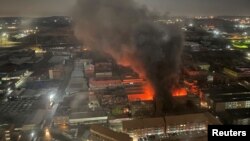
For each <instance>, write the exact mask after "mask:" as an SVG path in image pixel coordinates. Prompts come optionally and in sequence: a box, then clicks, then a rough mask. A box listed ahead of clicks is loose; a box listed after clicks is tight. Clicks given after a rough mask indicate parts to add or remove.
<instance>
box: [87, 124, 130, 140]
mask: <svg viewBox="0 0 250 141" xmlns="http://www.w3.org/2000/svg"><path fill="white" fill-rule="evenodd" d="M90 132H92V133H94V134H97V135H99V136H102V137H104V138H107V139H109V140H112V141H132V138H131V137H129V135H128V134H125V133H120V132H115V131H112V130H110V129H109V128H106V127H103V126H101V125H92V126H91V127H90Z"/></svg>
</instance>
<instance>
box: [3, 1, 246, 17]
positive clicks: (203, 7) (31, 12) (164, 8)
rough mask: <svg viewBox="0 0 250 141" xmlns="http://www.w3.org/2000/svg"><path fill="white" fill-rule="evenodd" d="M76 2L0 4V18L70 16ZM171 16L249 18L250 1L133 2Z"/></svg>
mask: <svg viewBox="0 0 250 141" xmlns="http://www.w3.org/2000/svg"><path fill="white" fill-rule="evenodd" d="M75 1H76V0H0V16H55V15H58V16H59V15H70V14H69V13H70V11H71V10H72V9H73V7H74V4H75ZM136 1H138V2H139V3H140V4H146V5H147V6H148V7H149V8H150V9H151V10H156V11H159V12H161V13H165V12H169V13H170V14H171V15H188V16H195V15H250V8H249V6H250V0H136Z"/></svg>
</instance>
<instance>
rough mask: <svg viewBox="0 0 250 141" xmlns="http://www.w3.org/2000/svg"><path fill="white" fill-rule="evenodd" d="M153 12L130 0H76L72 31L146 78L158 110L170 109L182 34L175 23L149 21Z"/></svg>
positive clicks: (95, 48) (91, 45) (88, 43)
mask: <svg viewBox="0 0 250 141" xmlns="http://www.w3.org/2000/svg"><path fill="white" fill-rule="evenodd" d="M153 17H154V14H153V13H150V12H149V11H148V10H147V9H146V8H145V7H139V6H138V5H137V4H136V3H135V2H134V1H133V0H78V1H77V4H76V6H75V11H74V16H73V18H74V21H75V35H76V37H77V38H78V39H79V40H80V41H82V42H83V44H84V45H85V46H88V47H91V48H92V49H93V50H97V51H100V52H105V53H108V54H110V55H111V56H112V57H113V58H114V59H115V60H116V61H117V63H118V64H121V65H124V66H130V67H131V68H133V69H134V71H136V72H138V73H139V74H140V75H141V76H142V77H145V78H146V79H148V80H149V81H150V82H151V84H152V86H153V87H154V90H155V100H160V101H162V103H163V104H162V106H161V107H160V109H158V110H163V111H167V110H168V109H171V106H172V103H171V102H172V100H171V90H172V87H173V86H174V85H175V84H176V80H177V73H178V68H179V62H180V55H181V52H182V34H181V32H180V31H179V29H178V28H177V27H175V26H168V25H162V24H160V23H156V22H154V21H153Z"/></svg>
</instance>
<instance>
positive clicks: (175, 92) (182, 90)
mask: <svg viewBox="0 0 250 141" xmlns="http://www.w3.org/2000/svg"><path fill="white" fill-rule="evenodd" d="M186 95H187V90H186V89H185V88H175V89H174V90H173V91H172V96H173V97H181V96H186Z"/></svg>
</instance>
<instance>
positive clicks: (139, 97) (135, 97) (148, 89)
mask: <svg viewBox="0 0 250 141" xmlns="http://www.w3.org/2000/svg"><path fill="white" fill-rule="evenodd" d="M153 98H154V89H153V87H152V85H150V84H149V83H148V84H145V86H144V93H142V94H130V95H128V99H129V101H147V100H153Z"/></svg>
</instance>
